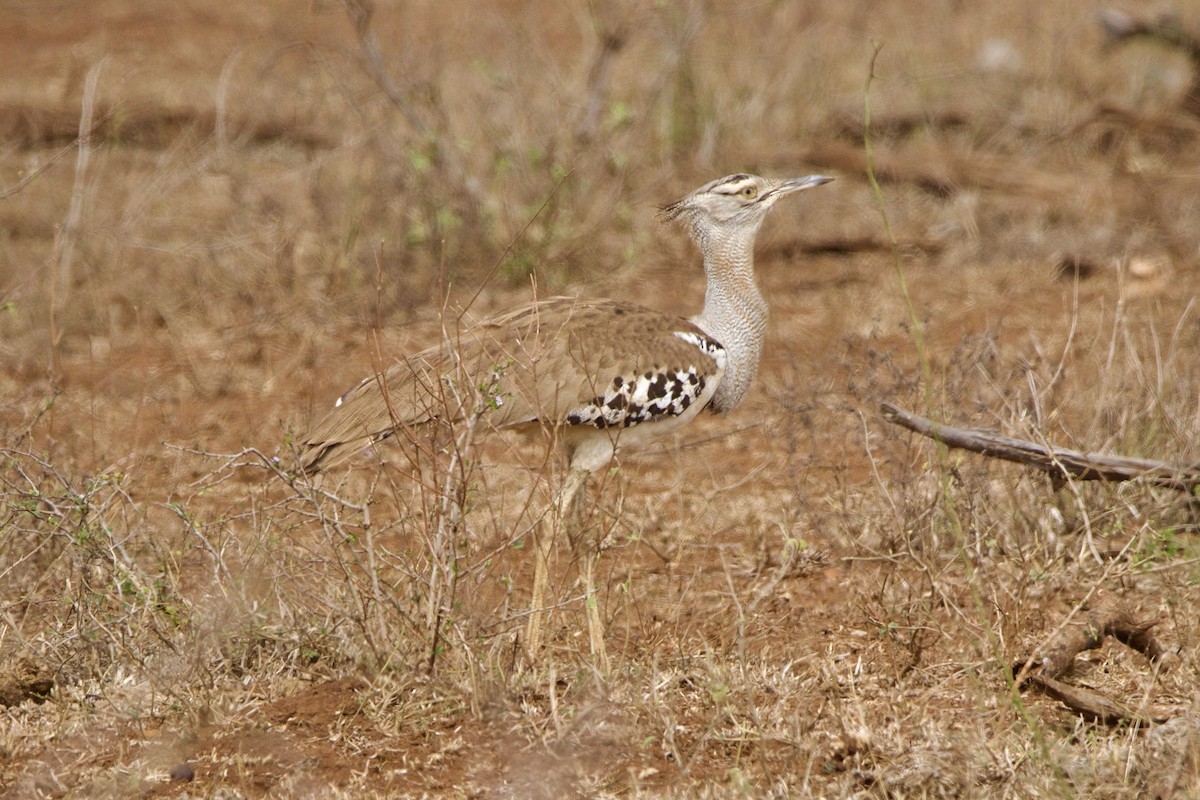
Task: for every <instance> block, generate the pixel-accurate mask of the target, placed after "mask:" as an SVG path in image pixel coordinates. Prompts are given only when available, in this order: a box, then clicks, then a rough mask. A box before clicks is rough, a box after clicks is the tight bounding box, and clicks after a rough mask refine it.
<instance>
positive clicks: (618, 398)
mask: <svg viewBox="0 0 1200 800" xmlns="http://www.w3.org/2000/svg"><path fill="white" fill-rule="evenodd" d="M675 335H676V336H677V337H679V338H680V339H682V340H683V341H685V342H687V343H688V344H691V345H693V346H695V347H696V349H698V350H700V351H701V352H702V353H705V354H706V355H708V356H709V357H711V358H712V360H713V361H714V362H716V370H715V372H712V373H709V374H708V376H707V377H706V375H705V374H704V373H702V372H701V369H700V368H699V367H697V366H696V365H695V364H689V365H688V366H687V367H683V368H681V367H677V366H676V367H654V368H653V369H650V370H647V371H646V372H644V373H642V374H640V375H636V376H633V377H625V376H622V375H618V376H617V377H615V378H613V379H612V382H611V383H610V384H609V385H608V386H607V387H605V389H604V393H603V394H599V395H596V396H595V397H593V398H592V399H591V400H590V401H588V402H587V403H584V404H583V405H581V406H578V407H576V408H573V409H571V410H570V411H569V412H567V416H566V420H565V421H566V423H567V424H568V425H590V426H593V427H596V428H631V427H633V426H634V425H640V424H641V423H643V422H653V421H654V420H657V419H666V418H670V417H678V416H679V415H681V414H683V413H684V412H685V411H687V410H688V408H690V407H691V406H692V404H694V403H695V402H696V401H697V400H698V399H699V398H700V397H701V396H702V395H704V389H705V387H706V386H707V385H708V382H709V380H710V379H711V378H712V377H715V376H719V375H720V374H721V373H722V372H723V371H724V367H725V348H723V347H722V346H721V345H720V344H718V343H717V342H716V341H714V340H713V339H710V338H708V337H706V336H702V335H700V334H697V333H692V332H678V333H676V334H675Z"/></svg>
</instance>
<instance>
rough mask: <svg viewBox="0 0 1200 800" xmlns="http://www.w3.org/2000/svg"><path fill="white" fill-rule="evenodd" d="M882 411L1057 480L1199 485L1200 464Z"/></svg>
mask: <svg viewBox="0 0 1200 800" xmlns="http://www.w3.org/2000/svg"><path fill="white" fill-rule="evenodd" d="M880 412H881V413H882V414H883V418H884V419H885V420H887V421H888V422H891V423H893V424H895V425H899V426H901V427H902V428H908V429H909V430H910V431H914V432H915V433H919V434H921V435H922V436H927V437H929V438H930V439H933V440H935V441H938V442H941V443H942V444H945V445H946V446H947V447H956V448H959V449H961V450H971V451H973V452H976V453H980V454H982V455H985V456H988V457H989V458H1000V459H1003V460H1005V461H1015V462H1016V463H1018V464H1025V465H1026V466H1030V467H1036V468H1037V469H1040V470H1042V471H1044V472H1046V473H1047V474H1049V475H1050V477H1051V478H1052V479H1055V480H1063V479H1064V478H1068V477H1069V478H1074V479H1076V480H1081V481H1116V482H1119V481H1131V480H1144V481H1146V482H1147V483H1151V484H1153V485H1155V486H1165V487H1167V488H1169V489H1176V490H1178V491H1181V492H1188V493H1189V494H1190V493H1192V492H1194V491H1195V490H1196V487H1197V486H1198V485H1200V466H1196V465H1185V464H1171V463H1168V462H1166V461H1156V460H1154V459H1149V458H1129V457H1126V456H1107V455H1101V454H1098V453H1083V452H1080V451H1078V450H1068V449H1065V448H1059V447H1048V446H1046V445H1041V444H1038V443H1036V442H1030V441H1026V440H1024V439H1013V438H1011V437H1009V436H1004V435H1002V434H999V433H995V432H994V431H985V430H979V429H977V428H954V427H951V426H949V425H942V424H941V423H938V422H934V421H933V420H929V419H926V418H925V417H921V416H918V415H916V414H913V413H912V412H909V411H905V410H904V409H902V408H899V407H898V406H895V405H892V404H891V403H883V404H881V405H880Z"/></svg>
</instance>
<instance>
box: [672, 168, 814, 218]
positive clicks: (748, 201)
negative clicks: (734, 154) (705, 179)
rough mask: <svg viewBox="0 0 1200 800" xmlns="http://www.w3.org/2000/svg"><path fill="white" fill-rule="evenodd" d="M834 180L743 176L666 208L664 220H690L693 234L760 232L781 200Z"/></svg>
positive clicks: (723, 180)
mask: <svg viewBox="0 0 1200 800" xmlns="http://www.w3.org/2000/svg"><path fill="white" fill-rule="evenodd" d="M831 180H833V178H829V177H826V176H825V175H808V176H805V177H803V178H786V179H784V180H774V179H772V178H760V177H759V176H757V175H746V174H743V173H739V174H737V175H730V176H728V177H725V178H721V179H719V180H715V181H713V182H712V183H706V184H705V185H703V186H701V187H700V188H699V189H697V190H696V191H694V192H692V193H691V194H689V195H688V196H687V197H684V198H683V199H682V200H678V201H676V202H674V203H671V204H670V205H669V206H665V207H664V208H663V209H662V211H661V217H662V219H663V220H665V221H668V222H670V221H672V220H677V219H684V220H687V221H689V222H691V224H692V227H693V230H696V229H697V228H708V227H725V226H729V225H733V226H743V225H745V226H751V227H752V228H753V229H757V227H758V225H759V223H761V222H762V220H763V217H765V216H766V214H767V211H769V210H770V209H771V206H773V205H775V202H776V201H777V200H779V198H781V197H786V196H787V195H789V194H792V193H793V192H798V191H800V190H801V189H811V188H813V187H815V186H820V185H821V184H824V183H829V182H830V181H831Z"/></svg>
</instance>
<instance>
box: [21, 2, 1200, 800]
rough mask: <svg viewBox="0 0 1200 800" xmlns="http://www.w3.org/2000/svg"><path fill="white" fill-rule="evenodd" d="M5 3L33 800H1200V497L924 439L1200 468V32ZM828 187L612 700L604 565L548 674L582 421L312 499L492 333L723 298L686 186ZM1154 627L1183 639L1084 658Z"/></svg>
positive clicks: (630, 613) (864, 18) (621, 467)
mask: <svg viewBox="0 0 1200 800" xmlns="http://www.w3.org/2000/svg"><path fill="white" fill-rule="evenodd" d="M464 8H465V7H464ZM0 15H2V16H3V18H4V20H5V24H4V25H0V44H2V45H3V46H0V63H3V64H4V65H6V66H8V67H9V69H7V70H5V74H6V75H9V76H11V80H6V81H5V83H4V85H3V87H0V192H2V193H3V194H0V264H2V267H0V393H2V395H3V396H4V397H5V398H6V402H5V403H4V404H3V405H2V407H0V499H2V505H0V619H3V625H0V754H3V757H2V758H0V793H4V794H5V795H6V796H14V797H64V798H65V797H98V796H113V797H156V796H170V797H181V796H190V797H196V796H203V797H260V796H293V795H305V796H314V797H372V796H375V797H423V796H424V797H433V796H447V797H564V796H580V797H583V796H586V797H617V796H620V797H802V796H826V797H849V796H859V797H1008V796H1047V797H1074V796H1080V795H1083V796H1091V797H1107V798H1126V797H1128V798H1132V797H1143V796H1158V797H1170V796H1179V795H1186V794H1187V793H1189V792H1193V793H1194V792H1195V791H1196V790H1197V787H1200V758H1198V754H1197V748H1198V746H1200V733H1198V731H1200V724H1198V723H1197V720H1198V719H1200V707H1198V706H1197V699H1196V694H1195V687H1196V685H1197V682H1198V680H1200V666H1198V664H1197V659H1196V654H1197V643H1198V641H1200V623H1198V621H1197V618H1196V615H1195V614H1194V613H1193V611H1192V609H1193V608H1195V607H1196V605H1197V603H1200V589H1198V588H1197V587H1198V585H1200V545H1198V543H1197V525H1198V524H1200V523H1198V521H1197V520H1198V516H1197V515H1198V513H1200V512H1198V511H1197V502H1198V500H1197V497H1196V496H1195V493H1194V492H1192V493H1191V494H1189V493H1186V492H1180V491H1176V490H1174V489H1171V488H1163V487H1156V486H1153V485H1150V484H1148V483H1145V482H1138V481H1131V482H1123V483H1106V482H1079V481H1074V480H1067V481H1064V482H1061V483H1060V484H1055V483H1052V482H1051V481H1048V480H1047V478H1046V477H1045V475H1043V474H1042V473H1040V472H1032V471H1029V470H1027V469H1025V468H1022V467H1020V466H1017V465H1012V464H1005V463H1001V462H997V461H992V460H989V459H986V458H983V457H980V456H978V455H975V454H969V453H964V452H961V451H949V450H946V449H944V448H942V447H940V446H939V445H938V444H937V443H936V442H933V441H930V440H928V439H924V438H920V437H916V436H913V435H911V434H909V433H907V432H905V431H903V430H901V429H899V428H897V427H895V426H893V425H891V424H889V423H888V422H887V421H886V420H885V419H884V418H883V417H882V416H881V415H880V414H879V404H880V403H881V402H883V401H891V402H895V403H897V404H899V405H900V406H903V407H905V408H910V409H913V410H915V411H917V412H919V413H922V414H924V415H926V416H929V417H931V418H933V419H936V420H939V421H942V422H944V423H947V424H955V425H962V426H967V427H974V428H984V429H988V428H993V429H998V430H1000V431H1002V432H1004V433H1006V434H1009V435H1012V436H1016V437H1019V438H1022V439H1027V440H1030V441H1034V442H1039V443H1045V444H1047V445H1053V446H1060V447H1070V448H1074V449H1078V450H1084V451H1089V452H1107V453H1118V454H1124V455H1128V456H1138V457H1145V458H1154V459H1160V460H1166V461H1172V462H1177V463H1181V464H1196V463H1200V452H1198V450H1200V371H1198V370H1197V368H1196V365H1197V364H1198V363H1200V309H1197V306H1196V300H1197V292H1196V290H1195V286H1196V285H1197V281H1196V276H1197V271H1198V267H1197V252H1198V248H1200V224H1197V223H1198V222H1200V212H1198V210H1197V203H1196V200H1195V194H1196V192H1195V186H1194V184H1195V177H1194V176H1193V175H1191V174H1189V173H1188V172H1187V171H1186V170H1184V169H1180V168H1179V165H1181V164H1188V163H1193V162H1194V161H1195V159H1196V158H1197V157H1200V139H1198V133H1200V131H1198V130H1197V128H1196V123H1195V120H1194V118H1193V117H1191V116H1189V114H1188V112H1187V108H1186V104H1185V103H1184V101H1185V99H1186V97H1187V96H1188V92H1189V91H1190V87H1191V86H1192V85H1193V80H1194V76H1193V75H1192V74H1191V65H1190V63H1189V62H1188V60H1187V57H1186V56H1185V55H1183V54H1180V53H1177V52H1174V51H1172V50H1171V49H1170V48H1169V47H1167V46H1164V45H1163V44H1161V43H1159V42H1155V41H1142V40H1138V41H1130V42H1128V43H1125V44H1123V45H1122V46H1120V47H1115V48H1114V47H1111V46H1107V47H1106V45H1105V33H1104V31H1103V30H1101V28H1100V27H1099V26H1098V25H1096V23H1095V21H1094V20H1093V19H1091V18H1089V17H1087V16H1086V15H1084V14H1083V13H1081V12H1076V11H1075V10H1073V9H1070V8H1069V7H1061V8H1060V7H1055V6H1054V5H1053V4H1044V3H1043V4H1038V3H1007V4H998V5H995V4H994V6H993V7H988V8H986V9H984V8H975V7H974V6H971V5H969V4H965V5H954V4H948V5H946V6H945V7H944V8H943V7H941V6H939V7H938V8H937V9H936V13H930V11H929V9H918V8H916V7H914V6H912V4H877V5H873V6H871V7H870V9H869V10H868V9H864V8H858V7H856V6H854V5H853V4H826V5H824V6H818V5H816V4H796V3H777V4H766V5H759V6H753V7H743V6H738V5H722V4H712V3H706V2H699V1H698V0H697V2H684V3H680V4H658V5H655V4H644V3H632V2H630V3H623V2H622V3H614V4H591V5H589V4H585V3H578V4H561V3H560V4H550V3H535V4H517V3H499V4H489V5H487V6H486V7H479V6H477V5H473V6H471V9H470V13H469V14H468V13H467V12H466V11H465V10H463V9H454V8H450V9H447V8H445V6H444V4H443V5H441V6H437V7H436V8H435V7H434V6H433V5H422V4H408V5H405V6H399V7H397V6H392V5H382V4H380V5H374V4H373V3H371V2H370V0H347V2H346V3H332V2H328V3H327V2H318V3H308V4H304V3H289V2H275V3H269V4H265V5H264V4H258V5H255V6H253V7H247V8H228V9H222V10H219V11H218V10H207V9H204V8H201V7H199V6H195V7H192V6H188V5H186V4H176V5H172V6H171V7H169V8H168V7H163V8H156V9H154V10H146V9H144V8H143V7H142V5H141V4H137V3H133V2H130V0H103V2H95V3H89V4H87V6H86V7H82V6H81V7H79V8H71V9H65V8H64V9H62V10H60V11H58V12H56V13H43V12H42V11H41V10H40V7H38V6H35V5H21V4H16V5H10V6H9V7H6V8H5V9H4V10H3V11H0ZM876 42H881V43H882V44H883V48H882V50H881V51H880V52H879V53H878V59H877V61H876V63H875V76H876V77H875V79H874V81H873V83H872V84H871V86H870V89H869V92H870V95H869V96H870V99H871V105H872V112H873V113H872V123H871V126H870V129H869V131H865V130H864V124H863V113H862V110H863V105H864V85H865V83H866V78H867V72H868V64H869V63H870V60H871V58H872V53H873V43H876ZM1181 104H1183V105H1181ZM864 134H869V136H870V142H871V146H872V155H871V160H870V163H871V165H872V166H873V168H874V172H875V174H876V175H877V177H878V179H879V181H880V189H879V192H878V193H876V192H873V191H872V189H871V187H870V185H869V183H868V181H867V180H866V177H865V170H866V169H867V167H868V164H869V159H868V156H867V152H866V149H865V147H864ZM817 169H819V170H821V171H829V172H833V173H835V174H837V175H838V178H839V180H838V182H837V183H836V184H834V187H836V190H834V189H832V188H831V189H830V190H827V191H826V192H825V193H824V194H823V195H822V196H821V197H819V198H817V197H813V198H810V199H808V200H807V201H805V203H804V204H801V207H800V210H799V211H795V212H792V211H789V212H787V213H779V214H777V216H776V217H774V218H772V220H771V221H770V222H769V223H768V226H769V230H767V231H765V232H764V237H763V239H764V241H763V242H762V246H761V249H760V259H759V272H760V278H761V281H762V283H763V284H764V287H765V288H766V290H767V293H768V295H769V297H770V298H771V300H772V304H773V314H774V316H773V323H772V330H771V340H770V341H771V345H770V346H771V350H770V352H769V354H768V358H767V360H766V362H765V363H764V365H763V370H762V373H761V378H760V381H759V384H758V386H757V387H756V389H755V392H754V394H753V396H752V397H751V398H750V399H749V400H748V402H747V403H746V405H745V406H744V407H743V408H740V409H739V411H738V413H737V414H736V415H734V416H732V417H730V418H729V419H713V420H710V421H708V422H706V423H705V424H704V425H703V426H701V427H699V428H698V429H693V430H692V431H689V432H688V433H687V435H686V436H685V437H683V438H682V439H681V440H680V441H678V442H676V443H675V445H674V446H672V447H665V448H663V449H662V450H658V451H654V452H648V453H643V454H639V455H635V456H631V457H629V458H626V459H623V460H622V461H621V462H620V463H619V464H618V465H617V466H616V468H615V469H614V470H613V471H611V473H608V474H606V475H605V476H603V480H601V481H597V482H595V483H596V485H593V487H592V489H591V494H590V497H589V501H588V504H587V505H588V509H587V515H588V516H587V519H588V527H587V535H588V536H593V537H595V541H596V542H597V544H598V546H599V547H600V548H601V549H602V557H601V561H600V565H601V566H600V572H601V574H600V576H599V578H600V582H601V585H602V591H601V593H600V598H599V602H600V603H601V606H602V607H601V613H602V616H603V617H604V619H605V621H606V623H607V625H608V650H609V657H610V661H611V664H610V669H608V670H607V671H606V670H602V669H600V668H599V666H598V665H597V664H596V663H594V661H593V660H592V659H591V657H590V656H589V654H588V643H587V635H586V633H585V630H586V628H585V626H584V617H583V608H582V602H583V600H582V589H581V586H580V584H579V576H578V574H577V565H575V564H572V563H569V559H567V558H560V559H559V568H558V571H557V574H556V575H555V576H554V581H555V582H554V585H553V587H552V591H553V593H554V596H555V598H556V600H557V602H558V606H557V608H556V611H555V613H554V616H553V618H552V626H551V630H550V632H549V633H550V636H549V642H548V645H547V647H546V650H545V653H544V654H543V656H542V657H541V658H540V659H537V660H536V661H533V662H531V661H530V660H529V659H527V658H525V657H524V655H523V654H522V652H521V644H520V641H519V639H520V637H519V633H520V631H521V630H522V627H523V624H524V621H525V616H524V615H525V613H526V612H527V610H528V594H529V589H530V575H531V572H532V559H531V558H530V554H529V552H528V535H529V531H530V529H531V526H532V525H534V524H536V522H537V520H538V517H539V514H540V513H541V509H543V508H545V506H546V503H547V501H548V493H549V492H550V487H551V486H553V473H554V471H555V470H556V469H558V468H559V466H558V465H557V464H556V462H555V461H554V459H553V458H552V456H551V454H550V453H549V452H548V451H547V449H546V448H545V447H544V446H543V443H541V442H524V441H517V440H509V439H506V438H503V437H498V436H489V435H486V432H485V431H481V430H475V429H473V428H470V427H469V426H468V427H465V428H461V429H458V430H455V431H450V432H448V434H447V436H446V438H445V439H444V440H440V441H439V443H438V444H439V447H436V448H434V447H428V448H415V449H414V448H410V449H407V450H405V449H401V448H396V449H392V450H386V449H385V450H382V451H381V452H380V453H379V454H378V457H364V458H363V459H360V460H359V461H358V462H357V463H356V465H355V466H354V467H353V468H352V469H350V470H349V471H347V472H345V473H342V474H340V475H335V476H331V477H330V479H328V480H326V481H325V482H324V483H320V484H317V485H313V484H310V483H308V482H305V481H301V480H298V479H297V478H296V477H295V476H293V475H292V474H291V473H290V472H289V471H288V465H289V457H290V448H289V442H290V439H291V437H292V436H293V435H294V434H296V433H297V432H299V431H300V430H301V429H303V428H305V427H306V426H307V425H308V424H309V423H310V422H311V421H312V420H313V419H314V417H315V416H316V415H318V414H320V413H321V411H322V410H323V409H324V408H325V407H326V405H327V404H328V403H329V402H331V401H332V399H333V398H334V397H335V396H336V395H338V394H339V393H340V392H341V391H342V390H343V389H344V388H346V387H348V386H349V385H351V384H352V382H353V381H355V380H357V379H359V378H361V377H362V376H363V375H364V374H367V373H369V371H370V370H371V369H373V368H375V367H376V366H378V365H381V364H384V363H386V362H387V360H388V359H389V358H391V357H392V356H393V355H394V354H396V353H402V352H404V351H405V350H406V349H410V348H412V347H414V346H417V345H420V344H422V343H426V342H428V341H430V340H431V339H432V338H433V337H436V336H437V335H439V331H440V329H441V328H440V326H441V324H442V320H443V319H450V320H453V319H454V316H455V314H457V313H458V312H459V310H460V309H462V308H465V307H467V306H470V308H471V311H472V313H486V312H488V311H492V310H497V309H500V308H503V307H505V306H508V305H511V304H513V303H516V302H520V301H523V300H526V299H528V298H529V297H530V295H531V293H534V292H536V293H538V294H545V293H548V292H578V293H580V294H584V295H607V296H619V297H626V298H634V299H638V300H640V301H642V302H646V303H649V304H652V305H655V306H658V307H661V308H664V309H667V310H671V311H677V312H681V313H688V312H689V310H690V309H692V308H694V307H696V306H697V305H698V304H699V302H700V299H701V295H702V291H703V290H702V288H701V283H700V281H699V277H698V266H697V265H696V264H695V263H694V261H695V258H694V255H693V254H692V252H691V250H690V248H689V245H688V244H687V243H686V241H684V239H683V237H682V236H680V235H678V234H677V233H676V232H674V231H669V230H664V229H661V228H659V227H657V226H656V225H655V223H654V222H653V213H652V212H653V209H654V207H655V205H658V204H662V203H664V202H667V201H670V200H673V199H675V198H676V197H677V196H678V195H680V194H681V193H683V192H684V191H687V190H688V189H690V188H692V187H693V186H695V185H697V184H699V183H700V182H703V181H705V180H708V179H710V178H713V177H716V176H718V175H721V174H726V173H729V172H733V171H738V170H752V171H756V172H761V173H766V174H773V175H784V174H788V175H792V174H802V173H803V172H806V171H815V170H817ZM881 210H883V211H885V212H886V214H887V217H888V219H889V221H890V223H891V227H892V230H893V231H894V236H895V243H894V244H893V241H892V240H891V238H890V237H889V235H888V233H887V231H886V230H885V228H884V226H883V225H882V223H881V217H880V211H881ZM902 282H903V286H904V289H902ZM1114 608H1119V609H1120V610H1121V613H1122V614H1127V615H1128V620H1132V623H1131V624H1134V627H1135V628H1136V626H1137V625H1143V626H1145V625H1149V624H1150V623H1153V625H1152V626H1151V627H1149V628H1144V629H1142V630H1144V632H1145V631H1148V633H1146V635H1152V636H1153V638H1154V641H1155V643H1156V645H1157V646H1158V648H1159V649H1157V650H1152V649H1149V648H1143V652H1137V651H1136V650H1135V649H1131V648H1129V647H1125V646H1124V645H1123V644H1122V643H1121V641H1119V640H1114V639H1113V638H1112V637H1099V636H1091V634H1089V633H1087V631H1088V630H1089V629H1088V628H1087V627H1086V626H1087V625H1088V624H1089V622H1088V621H1089V620H1092V621H1093V622H1094V621H1095V620H1100V621H1101V622H1104V621H1105V620H1108V621H1109V622H1111V621H1112V620H1113V619H1118V618H1117V617H1113V616H1111V615H1110V616H1108V617H1106V616H1104V614H1105V613H1108V612H1107V611H1106V610H1111V609H1114ZM1119 619H1120V620H1126V617H1120V618H1119ZM1097 624H1099V623H1097ZM1081 626H1083V627H1081ZM1101 627H1103V626H1101ZM1109 628H1111V629H1112V630H1118V628H1114V627H1112V626H1111V625H1110V626H1109ZM1109 628H1106V629H1105V630H1109ZM1080 631H1083V633H1080ZM1077 634H1078V635H1077ZM1067 635H1070V636H1075V639H1071V640H1069V641H1075V642H1080V641H1082V642H1084V643H1085V644H1087V645H1089V646H1090V645H1092V644H1095V645H1098V646H1097V647H1095V648H1093V649H1086V650H1080V651H1079V652H1074V651H1072V652H1071V653H1070V655H1073V657H1072V658H1063V659H1061V660H1062V662H1063V663H1059V662H1057V661H1056V662H1055V665H1056V669H1055V670H1054V673H1053V674H1052V675H1051V674H1049V673H1047V674H1046V675H1045V676H1044V679H1042V680H1040V682H1039V681H1032V680H1030V678H1029V671H1030V669H1031V668H1032V667H1033V666H1035V665H1036V663H1035V662H1037V661H1038V659H1039V658H1044V657H1045V656H1046V654H1047V653H1051V654H1060V655H1061V654H1062V653H1063V652H1066V651H1064V650H1063V649H1062V643H1063V641H1065V640H1064V638H1063V637H1064V636H1067ZM1080 637H1082V638H1080ZM1056 648H1057V649H1056ZM1147 654H1149V655H1150V656H1152V657H1148V655H1147ZM1056 657H1057V656H1056ZM1064 663H1065V664H1066V666H1065V667H1064V668H1062V669H1058V667H1062V666H1063V664H1064ZM1023 667H1026V669H1022V668H1023ZM1055 682H1057V683H1061V684H1062V685H1064V686H1066V687H1068V690H1071V689H1074V690H1077V691H1082V692H1086V693H1088V694H1087V696H1089V697H1099V698H1104V699H1107V700H1109V701H1112V702H1114V703H1118V704H1119V705H1120V707H1121V708H1122V709H1124V711H1125V712H1128V713H1127V714H1126V713H1122V714H1118V715H1117V716H1115V717H1111V718H1103V717H1096V716H1095V715H1092V716H1088V715H1087V714H1085V713H1082V712H1081V711H1080V708H1079V707H1078V705H1072V703H1071V701H1070V697H1071V695H1069V694H1067V695H1064V694H1062V692H1061V691H1060V692H1059V693H1058V694H1054V691H1055V689H1054V686H1055V685H1056V684H1055ZM1039 687H1040V688H1039ZM1047 687H1049V689H1047ZM1064 697H1065V698H1067V699H1066V700H1064Z"/></svg>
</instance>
